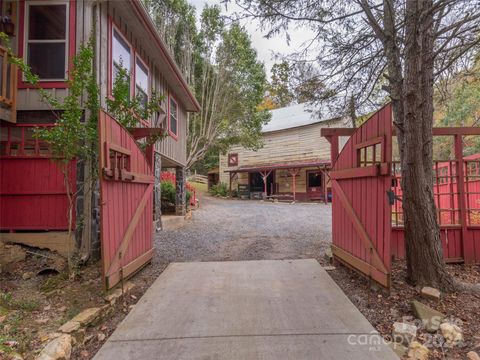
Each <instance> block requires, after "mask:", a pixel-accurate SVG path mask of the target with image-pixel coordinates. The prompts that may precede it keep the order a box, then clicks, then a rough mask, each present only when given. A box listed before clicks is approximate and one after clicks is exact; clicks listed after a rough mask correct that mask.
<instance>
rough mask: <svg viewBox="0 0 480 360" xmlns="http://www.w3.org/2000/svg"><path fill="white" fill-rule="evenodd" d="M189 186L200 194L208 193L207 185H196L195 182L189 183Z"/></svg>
mask: <svg viewBox="0 0 480 360" xmlns="http://www.w3.org/2000/svg"><path fill="white" fill-rule="evenodd" d="M189 183H190V184H192V186H193V187H194V188H195V190H197V191H201V192H204V193H206V192H208V185H207V184H202V183H197V182H190V181H189Z"/></svg>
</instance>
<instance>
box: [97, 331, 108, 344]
mask: <svg viewBox="0 0 480 360" xmlns="http://www.w3.org/2000/svg"><path fill="white" fill-rule="evenodd" d="M106 337H107V335H105V334H104V333H103V332H99V333H98V335H97V340H98V341H99V342H103V340H105V338H106Z"/></svg>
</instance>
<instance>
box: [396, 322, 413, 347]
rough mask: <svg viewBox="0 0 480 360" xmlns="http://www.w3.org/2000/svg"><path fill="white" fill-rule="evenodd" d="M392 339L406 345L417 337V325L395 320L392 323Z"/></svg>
mask: <svg viewBox="0 0 480 360" xmlns="http://www.w3.org/2000/svg"><path fill="white" fill-rule="evenodd" d="M392 336H393V341H395V342H398V343H401V344H404V345H408V344H410V343H411V342H412V341H413V340H414V339H415V338H416V337H417V327H416V326H415V325H411V324H407V323H402V322H395V323H393V332H392Z"/></svg>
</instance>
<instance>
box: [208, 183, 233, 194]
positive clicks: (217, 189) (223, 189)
mask: <svg viewBox="0 0 480 360" xmlns="http://www.w3.org/2000/svg"><path fill="white" fill-rule="evenodd" d="M209 192H210V194H211V195H214V196H227V195H228V186H227V184H225V183H223V182H221V183H218V184H216V185H212V186H211V187H210V190H209Z"/></svg>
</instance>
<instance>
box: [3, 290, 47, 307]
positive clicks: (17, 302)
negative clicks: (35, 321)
mask: <svg viewBox="0 0 480 360" xmlns="http://www.w3.org/2000/svg"><path fill="white" fill-rule="evenodd" d="M0 308H4V309H7V310H23V311H35V310H38V309H39V308H40V304H39V303H38V302H37V301H35V300H29V299H14V298H13V296H12V294H10V293H4V292H0Z"/></svg>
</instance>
